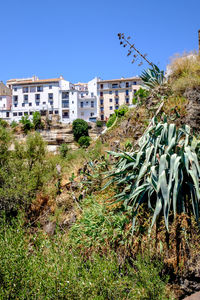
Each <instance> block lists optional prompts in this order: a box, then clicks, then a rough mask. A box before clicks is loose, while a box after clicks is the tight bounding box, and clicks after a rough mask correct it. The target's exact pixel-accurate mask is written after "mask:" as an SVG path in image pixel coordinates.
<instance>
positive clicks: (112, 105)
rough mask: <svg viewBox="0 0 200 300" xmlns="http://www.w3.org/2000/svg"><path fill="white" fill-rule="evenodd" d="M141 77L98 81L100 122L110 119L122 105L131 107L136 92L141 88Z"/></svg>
mask: <svg viewBox="0 0 200 300" xmlns="http://www.w3.org/2000/svg"><path fill="white" fill-rule="evenodd" d="M141 84H142V82H141V79H140V78H139V77H131V78H121V79H112V80H99V81H98V105H97V108H98V111H97V115H98V117H99V119H100V120H102V121H103V120H104V121H107V120H108V118H109V117H110V116H111V115H112V114H113V113H114V111H115V110H116V109H118V108H119V107H120V106H121V105H122V104H126V105H131V104H132V99H133V97H134V94H135V93H136V91H137V90H138V89H139V88H140V87H141Z"/></svg>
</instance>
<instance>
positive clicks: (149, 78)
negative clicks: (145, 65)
mask: <svg viewBox="0 0 200 300" xmlns="http://www.w3.org/2000/svg"><path fill="white" fill-rule="evenodd" d="M140 78H141V79H142V81H143V83H144V85H145V86H146V87H148V88H155V87H156V86H159V85H162V84H163V83H164V71H161V70H160V69H159V68H158V67H157V66H156V65H154V64H153V66H152V68H149V69H147V70H144V71H143V72H142V74H141V75H140Z"/></svg>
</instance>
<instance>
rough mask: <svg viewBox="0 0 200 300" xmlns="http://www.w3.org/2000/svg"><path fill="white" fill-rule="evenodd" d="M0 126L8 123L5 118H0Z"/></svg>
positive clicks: (5, 125) (6, 125)
mask: <svg viewBox="0 0 200 300" xmlns="http://www.w3.org/2000/svg"><path fill="white" fill-rule="evenodd" d="M0 126H1V127H4V128H6V127H8V126H9V124H8V122H7V121H6V120H3V119H0Z"/></svg>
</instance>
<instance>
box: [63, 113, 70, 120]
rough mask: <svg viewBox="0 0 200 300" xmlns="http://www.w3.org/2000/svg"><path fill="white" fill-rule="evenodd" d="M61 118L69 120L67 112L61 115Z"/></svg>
mask: <svg viewBox="0 0 200 300" xmlns="http://www.w3.org/2000/svg"><path fill="white" fill-rule="evenodd" d="M62 116H63V118H66V119H68V118H69V112H68V111H64V112H63V114H62Z"/></svg>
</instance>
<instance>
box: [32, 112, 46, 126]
mask: <svg viewBox="0 0 200 300" xmlns="http://www.w3.org/2000/svg"><path fill="white" fill-rule="evenodd" d="M33 126H34V129H35V130H37V129H43V128H44V124H43V123H42V120H41V114H40V113H39V112H38V111H35V112H34V113H33Z"/></svg>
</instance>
